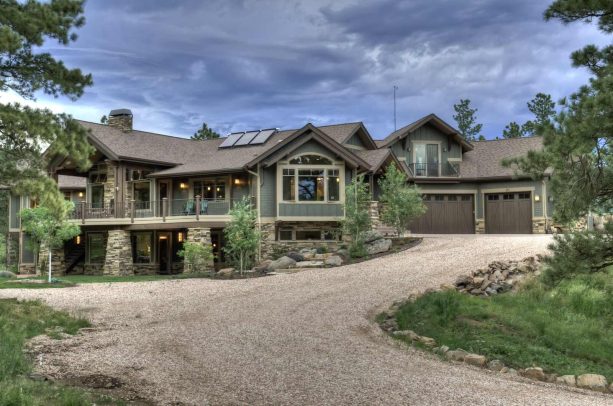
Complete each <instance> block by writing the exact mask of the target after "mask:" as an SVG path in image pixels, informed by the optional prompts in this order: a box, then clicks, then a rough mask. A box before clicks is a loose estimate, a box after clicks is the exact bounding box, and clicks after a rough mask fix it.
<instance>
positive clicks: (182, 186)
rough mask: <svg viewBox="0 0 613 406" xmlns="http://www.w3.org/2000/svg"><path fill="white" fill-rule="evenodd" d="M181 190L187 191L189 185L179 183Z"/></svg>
mask: <svg viewBox="0 0 613 406" xmlns="http://www.w3.org/2000/svg"><path fill="white" fill-rule="evenodd" d="M179 189H187V183H185V182H181V183H179Z"/></svg>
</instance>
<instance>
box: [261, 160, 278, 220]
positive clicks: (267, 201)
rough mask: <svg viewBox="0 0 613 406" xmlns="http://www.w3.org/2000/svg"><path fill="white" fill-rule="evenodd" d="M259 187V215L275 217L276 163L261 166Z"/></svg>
mask: <svg viewBox="0 0 613 406" xmlns="http://www.w3.org/2000/svg"><path fill="white" fill-rule="evenodd" d="M261 171H262V174H261V175H260V176H261V177H262V179H261V182H262V186H261V187H260V206H261V207H260V216H262V217H276V216H277V180H276V173H277V165H272V166H270V167H268V168H263V169H262V170H261Z"/></svg>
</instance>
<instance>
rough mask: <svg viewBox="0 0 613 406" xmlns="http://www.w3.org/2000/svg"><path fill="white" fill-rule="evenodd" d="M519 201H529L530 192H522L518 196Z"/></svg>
mask: <svg viewBox="0 0 613 406" xmlns="http://www.w3.org/2000/svg"><path fill="white" fill-rule="evenodd" d="M519 198H520V199H530V192H522V193H520V194H519Z"/></svg>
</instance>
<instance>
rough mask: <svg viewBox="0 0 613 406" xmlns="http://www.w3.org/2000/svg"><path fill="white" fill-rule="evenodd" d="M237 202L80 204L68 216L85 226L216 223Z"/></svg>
mask: <svg viewBox="0 0 613 406" xmlns="http://www.w3.org/2000/svg"><path fill="white" fill-rule="evenodd" d="M239 201H241V199H233V200H206V199H201V198H200V197H197V198H195V199H173V200H169V199H163V200H161V201H148V202H137V201H130V202H127V203H125V202H111V203H107V204H91V203H85V202H81V203H80V204H77V205H76V207H75V210H74V211H73V212H72V213H71V215H70V219H71V220H80V221H81V223H82V224H86V223H92V224H93V223H96V224H105V223H121V224H123V223H126V224H129V223H134V222H135V221H136V222H138V221H139V220H148V221H151V220H157V221H160V222H167V221H170V222H172V221H179V220H181V221H186V220H188V221H193V220H195V221H199V220H201V218H202V219H216V220H220V217H227V215H228V213H229V212H230V209H231V208H232V207H234V205H235V204H236V203H237V202H239Z"/></svg>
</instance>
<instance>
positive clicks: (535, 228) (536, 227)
mask: <svg viewBox="0 0 613 406" xmlns="http://www.w3.org/2000/svg"><path fill="white" fill-rule="evenodd" d="M545 233H547V227H546V221H545V219H533V220H532V234H545Z"/></svg>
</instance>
